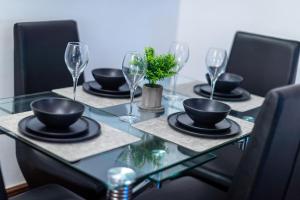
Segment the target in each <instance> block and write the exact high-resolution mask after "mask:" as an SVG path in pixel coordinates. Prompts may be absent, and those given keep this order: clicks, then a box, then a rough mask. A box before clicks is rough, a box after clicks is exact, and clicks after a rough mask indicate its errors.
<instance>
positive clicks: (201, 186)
mask: <svg viewBox="0 0 300 200" xmlns="http://www.w3.org/2000/svg"><path fill="white" fill-rule="evenodd" d="M226 197H227V195H226V192H223V191H221V190H218V189H216V188H214V187H212V186H210V185H209V184H207V183H204V182H201V181H199V180H197V179H195V178H192V177H190V176H185V177H182V178H178V179H176V180H174V181H171V182H169V183H166V184H164V185H163V186H162V188H161V189H151V190H148V191H146V192H144V193H142V194H141V195H139V196H138V197H136V198H135V199H134V200H154V199H155V200H176V199H184V200H201V199H203V200H204V199H208V200H209V199H213V200H223V199H226Z"/></svg>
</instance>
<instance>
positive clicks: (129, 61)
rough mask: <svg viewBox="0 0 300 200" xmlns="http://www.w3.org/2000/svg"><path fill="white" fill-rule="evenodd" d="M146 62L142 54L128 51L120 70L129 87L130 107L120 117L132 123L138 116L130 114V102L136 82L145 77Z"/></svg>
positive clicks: (131, 101)
mask: <svg viewBox="0 0 300 200" xmlns="http://www.w3.org/2000/svg"><path fill="white" fill-rule="evenodd" d="M146 69H147V63H146V59H145V56H144V55H141V54H139V53H137V52H129V53H127V54H126V55H125V56H124V59H123V64H122V71H123V74H124V76H125V79H126V81H127V83H128V85H129V88H130V108H129V113H128V115H126V116H121V117H120V119H121V120H122V121H125V122H129V123H134V122H136V121H137V120H138V119H139V118H138V116H135V115H133V114H132V103H133V98H134V92H135V90H136V88H137V86H138V83H139V82H140V81H141V80H142V79H143V78H144V77H145V75H146Z"/></svg>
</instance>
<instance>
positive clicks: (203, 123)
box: [168, 98, 241, 138]
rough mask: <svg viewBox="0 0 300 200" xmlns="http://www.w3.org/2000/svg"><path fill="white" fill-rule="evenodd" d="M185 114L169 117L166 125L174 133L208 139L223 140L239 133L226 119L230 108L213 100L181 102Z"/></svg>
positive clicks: (193, 99) (194, 99) (235, 126)
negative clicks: (174, 131) (173, 130)
mask: <svg viewBox="0 0 300 200" xmlns="http://www.w3.org/2000/svg"><path fill="white" fill-rule="evenodd" d="M183 106H184V109H185V112H177V113H174V114H171V115H169V117H168V123H169V125H170V126H171V127H172V128H173V129H175V130H176V131H179V132H182V133H185V134H188V135H192V136H196V137H208V138H225V137H231V136H234V135H237V134H239V133H240V131H241V129H240V126H239V125H238V124H237V123H236V122H234V121H233V120H231V119H229V118H226V117H227V115H228V114H229V112H230V110H231V109H230V106H228V105H227V104H224V103H221V102H219V101H215V100H209V99H202V98H190V99H186V100H184V101H183Z"/></svg>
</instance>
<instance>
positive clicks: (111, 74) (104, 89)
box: [82, 68, 142, 98]
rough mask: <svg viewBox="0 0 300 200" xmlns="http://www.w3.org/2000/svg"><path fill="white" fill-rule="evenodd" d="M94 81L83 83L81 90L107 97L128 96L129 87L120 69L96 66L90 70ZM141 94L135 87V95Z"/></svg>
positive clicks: (138, 88)
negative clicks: (96, 67)
mask: <svg viewBox="0 0 300 200" xmlns="http://www.w3.org/2000/svg"><path fill="white" fill-rule="evenodd" d="M92 74H93V77H94V79H95V80H94V81H89V82H85V83H83V86H82V87H83V90H84V91H85V92H87V93H89V94H92V95H96V96H101V97H107V98H130V89H129V86H128V84H127V83H126V79H125V77H124V74H123V72H122V70H120V69H113V68H98V69H94V70H93V71H92ZM141 94H142V89H141V88H140V87H137V89H136V91H135V97H137V96H140V95H141Z"/></svg>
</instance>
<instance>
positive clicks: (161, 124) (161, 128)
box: [134, 116, 254, 152]
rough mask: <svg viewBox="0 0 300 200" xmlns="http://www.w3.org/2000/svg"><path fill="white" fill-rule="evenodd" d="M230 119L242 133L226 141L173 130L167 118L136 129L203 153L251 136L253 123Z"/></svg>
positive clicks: (153, 120) (136, 126)
mask: <svg viewBox="0 0 300 200" xmlns="http://www.w3.org/2000/svg"><path fill="white" fill-rule="evenodd" d="M228 118H229V119H232V120H234V121H235V122H237V123H238V124H239V125H240V126H241V133H240V134H239V135H237V136H235V137H230V138H226V139H210V138H201V137H193V136H190V135H186V134H183V133H181V132H178V131H175V130H174V129H172V128H171V127H170V126H169V125H168V121H167V118H166V117H159V118H154V119H151V120H147V121H144V122H140V123H137V124H135V125H134V127H135V128H137V129H140V130H142V131H145V132H148V133H150V134H152V135H155V136H157V137H160V138H163V139H165V140H168V141H170V142H173V143H176V144H178V145H181V146H184V147H186V148H188V149H191V150H193V151H197V152H202V151H205V150H209V149H211V148H214V147H217V146H219V145H222V144H224V143H228V142H230V140H236V139H237V138H241V137H243V136H245V135H247V134H250V132H251V131H252V128H253V125H254V124H253V123H251V122H248V121H244V120H241V119H238V118H236V117H231V116H229V117H228Z"/></svg>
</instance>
